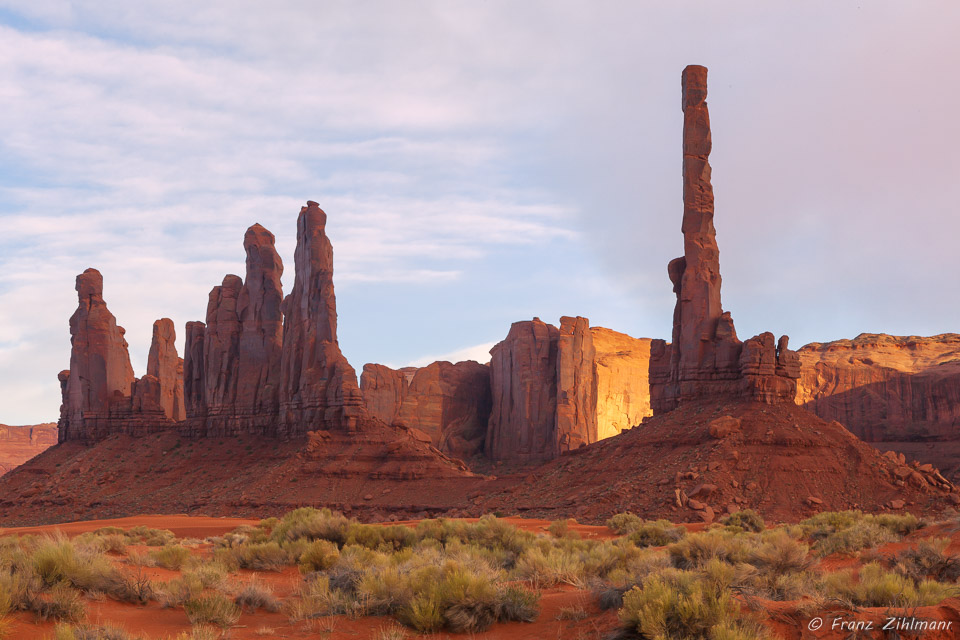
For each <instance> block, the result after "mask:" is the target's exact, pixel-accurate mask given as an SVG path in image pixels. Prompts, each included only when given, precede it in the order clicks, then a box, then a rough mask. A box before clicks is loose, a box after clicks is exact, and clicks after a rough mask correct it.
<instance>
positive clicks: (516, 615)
mask: <svg viewBox="0 0 960 640" xmlns="http://www.w3.org/2000/svg"><path fill="white" fill-rule="evenodd" d="M497 607H498V609H497V618H498V619H499V620H502V621H504V622H507V621H515V622H533V621H534V620H536V619H537V617H538V616H539V615H540V594H539V593H537V592H536V591H531V590H530V589H527V588H526V587H524V586H522V585H519V584H506V585H501V586H500V587H498V590H497Z"/></svg>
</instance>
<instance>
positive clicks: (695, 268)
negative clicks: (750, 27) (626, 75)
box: [650, 65, 800, 414]
mask: <svg viewBox="0 0 960 640" xmlns="http://www.w3.org/2000/svg"><path fill="white" fill-rule="evenodd" d="M682 87H683V224H682V227H681V230H682V232H683V250H684V255H683V256H682V257H680V258H676V259H674V260H672V261H671V262H670V264H669V265H668V267H667V271H668V273H669V275H670V280H671V282H672V283H673V291H674V293H676V294H677V304H676V307H675V308H674V312H673V342H672V343H671V344H667V343H666V341H664V340H654V341H653V345H652V347H651V359H650V397H651V405H652V407H653V411H654V414H658V413H663V412H667V411H670V410H672V409H675V408H676V407H677V406H678V405H680V404H681V403H683V402H685V401H687V400H691V399H701V400H702V399H709V398H722V397H727V398H738V397H743V398H750V399H753V400H758V401H761V402H766V403H768V404H774V403H779V402H793V401H794V398H795V397H796V392H797V378H799V377H800V360H799V357H798V356H797V354H796V352H794V351H790V350H789V349H788V348H787V341H788V339H787V336H782V337H781V338H780V340H779V341H777V342H776V343H775V342H774V337H773V334H772V333H762V334H760V335H759V336H755V337H753V338H750V339H749V340H747V341H746V342H741V341H740V340H739V339H738V338H737V332H736V329H735V328H734V326H733V319H732V318H731V317H730V313H729V312H724V311H723V308H722V306H721V303H720V280H721V279H720V250H719V247H718V246H717V237H716V229H715V228H714V224H713V214H714V202H713V187H712V185H711V183H710V177H711V171H710V162H709V159H708V158H709V155H710V151H711V148H712V141H711V137H710V114H709V111H708V110H707V102H706V99H707V69H706V68H705V67H701V66H696V65H691V66H688V67H687V68H686V69H684V70H683V77H682Z"/></svg>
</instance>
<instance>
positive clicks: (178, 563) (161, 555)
mask: <svg viewBox="0 0 960 640" xmlns="http://www.w3.org/2000/svg"><path fill="white" fill-rule="evenodd" d="M150 557H151V558H153V559H154V561H156V563H157V564H158V565H160V566H161V567H163V568H164V569H170V570H172V571H179V570H180V569H181V568H182V567H183V565H184V563H186V561H187V560H188V559H189V558H190V550H189V549H186V548H184V547H181V546H180V545H165V546H162V547H160V548H159V549H153V550H152V551H150Z"/></svg>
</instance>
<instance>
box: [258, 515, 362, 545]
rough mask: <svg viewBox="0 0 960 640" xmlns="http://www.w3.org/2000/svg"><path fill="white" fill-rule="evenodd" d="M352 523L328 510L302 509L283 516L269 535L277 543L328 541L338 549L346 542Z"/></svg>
mask: <svg viewBox="0 0 960 640" xmlns="http://www.w3.org/2000/svg"><path fill="white" fill-rule="evenodd" d="M352 522H354V521H352V520H350V519H349V518H347V517H346V516H344V515H343V514H340V513H337V512H334V511H331V510H330V509H314V508H312V507H303V508H300V509H295V510H294V511H291V512H289V513H287V514H286V515H284V516H283V517H282V518H281V519H280V521H279V522H277V524H276V526H274V527H273V530H272V532H271V534H270V537H271V538H272V539H273V540H275V541H277V542H283V541H287V540H296V539H297V538H306V539H308V540H329V541H330V542H333V543H335V544H336V545H337V546H338V547H339V546H343V545H344V544H345V543H346V540H347V529H348V528H349V526H350V524H351V523H352Z"/></svg>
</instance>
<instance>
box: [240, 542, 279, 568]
mask: <svg viewBox="0 0 960 640" xmlns="http://www.w3.org/2000/svg"><path fill="white" fill-rule="evenodd" d="M230 551H231V553H232V554H233V557H234V559H235V560H236V562H237V564H238V565H239V566H240V568H242V569H254V570H256V571H282V570H283V568H284V567H286V566H288V565H291V564H293V558H291V557H290V554H289V553H288V552H287V551H286V549H284V548H283V547H281V546H280V545H279V544H277V543H276V542H273V541H271V542H260V543H253V544H244V545H240V546H238V547H233V548H231V549H230Z"/></svg>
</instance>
